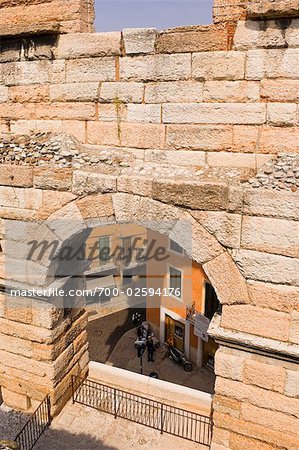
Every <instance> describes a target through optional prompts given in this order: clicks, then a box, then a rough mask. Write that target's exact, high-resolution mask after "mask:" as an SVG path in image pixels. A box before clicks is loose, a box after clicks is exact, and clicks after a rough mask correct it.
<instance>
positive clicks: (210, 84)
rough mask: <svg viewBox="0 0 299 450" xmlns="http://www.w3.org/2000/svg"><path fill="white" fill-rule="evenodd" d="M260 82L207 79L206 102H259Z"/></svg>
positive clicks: (205, 85) (205, 87)
mask: <svg viewBox="0 0 299 450" xmlns="http://www.w3.org/2000/svg"><path fill="white" fill-rule="evenodd" d="M259 98H260V87H259V83H257V82H255V81H253V82H250V81H207V82H205V84H204V101H206V102H236V103H237V102H257V101H259Z"/></svg>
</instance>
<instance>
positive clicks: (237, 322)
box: [221, 305, 290, 342]
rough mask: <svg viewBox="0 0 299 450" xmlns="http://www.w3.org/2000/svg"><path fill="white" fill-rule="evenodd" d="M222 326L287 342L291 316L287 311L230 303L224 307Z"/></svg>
mask: <svg viewBox="0 0 299 450" xmlns="http://www.w3.org/2000/svg"><path fill="white" fill-rule="evenodd" d="M248 317H250V321H249V320H248ZM221 326H222V327H224V328H230V329H232V330H237V331H242V332H245V333H249V334H256V335H258V336H263V337H267V338H271V339H276V340H280V341H284V342H286V341H287V340H288V336H289V328H290V317H289V315H288V314H286V313H282V312H277V311H272V310H266V309H262V308H257V307H255V306H251V305H229V306H224V307H223V314H222V320H221Z"/></svg>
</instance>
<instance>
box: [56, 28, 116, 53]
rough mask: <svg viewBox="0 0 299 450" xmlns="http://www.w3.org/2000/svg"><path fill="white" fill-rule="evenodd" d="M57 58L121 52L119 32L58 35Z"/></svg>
mask: <svg viewBox="0 0 299 450" xmlns="http://www.w3.org/2000/svg"><path fill="white" fill-rule="evenodd" d="M57 51H58V55H57V56H58V59H74V58H87V57H95V56H112V55H120V54H121V33H120V32H108V33H76V34H64V35H61V36H60V37H59V42H58V50H57Z"/></svg>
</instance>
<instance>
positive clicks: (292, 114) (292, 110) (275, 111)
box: [267, 103, 297, 126]
mask: <svg viewBox="0 0 299 450" xmlns="http://www.w3.org/2000/svg"><path fill="white" fill-rule="evenodd" d="M267 122H268V123H269V124H270V125H274V126H291V125H295V124H296V122H297V105H296V104H295V103H270V104H269V105H268V108H267Z"/></svg>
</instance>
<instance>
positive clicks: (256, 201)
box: [244, 189, 299, 220]
mask: <svg viewBox="0 0 299 450" xmlns="http://www.w3.org/2000/svg"><path fill="white" fill-rule="evenodd" d="M244 213H245V214H249V215H256V216H268V217H278V218H286V219H294V220H299V196H298V195H297V194H296V193H285V192H279V191H269V190H267V189H258V190H255V189H246V190H245V193H244Z"/></svg>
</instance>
